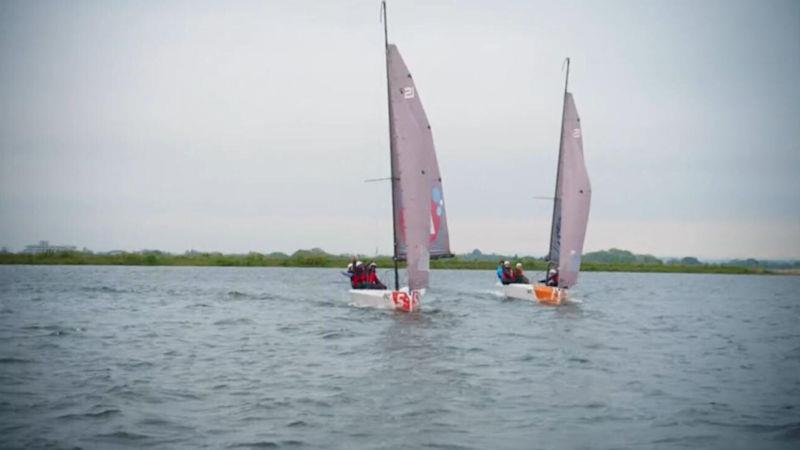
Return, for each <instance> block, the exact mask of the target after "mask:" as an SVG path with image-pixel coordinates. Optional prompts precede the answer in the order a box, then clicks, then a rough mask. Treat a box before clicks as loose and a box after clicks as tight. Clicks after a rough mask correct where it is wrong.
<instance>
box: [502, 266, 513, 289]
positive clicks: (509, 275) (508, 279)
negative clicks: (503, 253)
mask: <svg viewBox="0 0 800 450" xmlns="http://www.w3.org/2000/svg"><path fill="white" fill-rule="evenodd" d="M500 282H501V283H503V284H511V283H513V282H514V272H513V271H512V270H511V263H510V262H508V261H503V273H502V276H501V278H500Z"/></svg>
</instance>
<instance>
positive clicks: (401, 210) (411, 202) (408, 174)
mask: <svg viewBox="0 0 800 450" xmlns="http://www.w3.org/2000/svg"><path fill="white" fill-rule="evenodd" d="M381 10H382V14H383V38H384V49H385V53H386V93H387V98H388V104H389V152H390V155H391V158H390V161H391V163H390V168H391V177H390V179H391V183H392V221H393V227H392V229H393V238H394V245H393V247H394V258H393V259H394V289H392V290H377V289H351V290H350V298H351V300H352V302H353V304H356V305H359V306H374V307H388V308H393V309H397V310H401V311H414V310H416V309H418V308H419V304H420V300H421V298H422V296H423V295H424V293H425V289H426V288H427V287H428V281H429V275H430V259H431V258H442V257H450V256H452V254H451V252H450V237H449V234H448V231H447V216H446V214H445V206H444V196H443V191H442V177H441V174H440V173H439V164H438V163H437V161H436V151H435V149H434V146H433V135H432V133H431V126H430V124H429V123H428V118H427V117H426V115H425V110H424V109H423V108H422V102H421V101H420V98H419V92H418V90H417V87H416V85H415V84H414V79H413V78H412V77H411V73H410V72H409V71H408V68H407V67H406V64H405V62H403V58H402V57H401V56H400V52H399V50H398V49H397V46H396V45H394V44H389V38H388V36H389V34H388V27H387V24H386V2H385V1H383V2H381ZM399 261H405V262H406V272H407V276H408V286H407V287H403V288H402V289H401V288H400V277H399V270H398V262H399Z"/></svg>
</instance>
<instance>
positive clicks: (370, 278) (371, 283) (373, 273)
mask: <svg viewBox="0 0 800 450" xmlns="http://www.w3.org/2000/svg"><path fill="white" fill-rule="evenodd" d="M377 268H378V265H377V264H375V261H371V262H370V263H369V265H368V266H367V282H366V283H364V287H363V288H362V289H386V285H385V284H383V283H381V280H379V279H378V272H377V270H376V269H377Z"/></svg>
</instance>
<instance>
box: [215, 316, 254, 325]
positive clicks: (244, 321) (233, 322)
mask: <svg viewBox="0 0 800 450" xmlns="http://www.w3.org/2000/svg"><path fill="white" fill-rule="evenodd" d="M252 323H253V321H252V320H250V319H248V318H247V317H240V318H238V319H222V320H218V321H216V322H214V325H217V326H220V325H249V324H252Z"/></svg>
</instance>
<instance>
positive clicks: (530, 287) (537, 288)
mask: <svg viewBox="0 0 800 450" xmlns="http://www.w3.org/2000/svg"><path fill="white" fill-rule="evenodd" d="M503 294H505V296H506V297H510V298H516V299H520V300H533V301H536V302H539V303H544V304H547V305H560V304H562V303H564V301H565V300H566V299H567V290H566V289H561V288H557V287H554V286H546V285H544V284H521V283H514V284H506V285H504V286H503Z"/></svg>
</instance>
